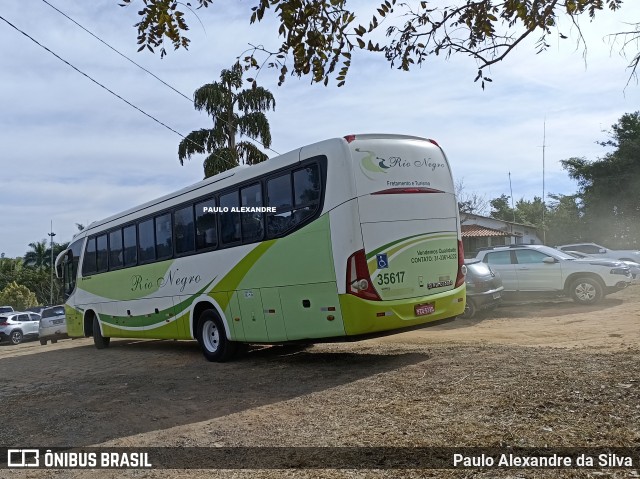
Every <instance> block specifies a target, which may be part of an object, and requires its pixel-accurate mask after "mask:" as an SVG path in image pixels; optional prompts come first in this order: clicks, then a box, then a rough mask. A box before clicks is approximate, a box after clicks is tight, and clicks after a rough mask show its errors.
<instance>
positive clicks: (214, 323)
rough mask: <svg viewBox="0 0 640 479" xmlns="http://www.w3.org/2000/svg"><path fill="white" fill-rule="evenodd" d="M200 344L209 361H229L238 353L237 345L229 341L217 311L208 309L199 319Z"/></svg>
mask: <svg viewBox="0 0 640 479" xmlns="http://www.w3.org/2000/svg"><path fill="white" fill-rule="evenodd" d="M198 343H200V348H201V349H202V354H204V357H205V358H207V361H214V362H220V363H221V362H224V361H228V360H229V359H230V358H231V356H233V354H234V353H235V351H236V347H237V343H235V342H234V341H229V340H228V339H227V335H226V333H225V331H224V325H223V324H222V320H221V319H220V317H219V316H218V315H217V314H216V312H215V311H212V310H211V309H207V310H206V311H203V312H202V314H201V315H200V318H199V319H198Z"/></svg>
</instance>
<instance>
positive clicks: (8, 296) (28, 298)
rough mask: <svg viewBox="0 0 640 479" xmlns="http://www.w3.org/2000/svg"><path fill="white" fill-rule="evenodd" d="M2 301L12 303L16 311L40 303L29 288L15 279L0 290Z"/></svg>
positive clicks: (2, 302)
mask: <svg viewBox="0 0 640 479" xmlns="http://www.w3.org/2000/svg"><path fill="white" fill-rule="evenodd" d="M0 303H1V304H7V305H11V306H13V308H14V309H15V310H16V311H24V310H25V309H27V308H30V307H32V306H35V305H36V304H38V299H37V298H36V295H35V294H33V293H32V292H31V291H29V288H27V287H26V286H22V285H19V284H18V283H16V282H15V281H14V282H12V283H9V284H8V285H7V286H6V287H5V288H4V289H3V290H2V291H0Z"/></svg>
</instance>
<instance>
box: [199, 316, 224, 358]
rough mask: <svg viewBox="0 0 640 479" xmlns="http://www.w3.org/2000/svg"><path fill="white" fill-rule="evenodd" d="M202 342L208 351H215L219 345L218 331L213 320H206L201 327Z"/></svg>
mask: <svg viewBox="0 0 640 479" xmlns="http://www.w3.org/2000/svg"><path fill="white" fill-rule="evenodd" d="M202 342H203V343H204V346H205V348H207V350H208V351H210V352H212V353H215V352H216V351H217V350H218V348H219V347H220V331H218V327H217V326H216V324H215V323H214V322H213V321H207V322H206V323H205V324H204V327H203V328H202Z"/></svg>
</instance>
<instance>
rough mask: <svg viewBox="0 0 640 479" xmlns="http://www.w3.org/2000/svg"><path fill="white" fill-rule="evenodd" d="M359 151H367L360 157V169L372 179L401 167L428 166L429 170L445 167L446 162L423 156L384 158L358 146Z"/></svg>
mask: <svg viewBox="0 0 640 479" xmlns="http://www.w3.org/2000/svg"><path fill="white" fill-rule="evenodd" d="M356 151H357V152H358V153H366V155H365V156H363V157H362V158H361V159H360V170H362V173H364V175H365V176H366V177H367V178H369V179H370V180H375V179H376V178H377V176H378V175H379V174H387V173H388V172H389V171H390V170H392V169H399V168H428V169H429V171H435V170H436V169H439V168H445V167H446V163H444V162H443V161H436V160H432V159H431V158H422V159H418V160H413V161H409V160H406V159H404V158H402V157H400V156H390V157H388V158H382V157H380V156H378V155H377V154H376V153H375V152H374V151H369V150H363V149H361V148H356Z"/></svg>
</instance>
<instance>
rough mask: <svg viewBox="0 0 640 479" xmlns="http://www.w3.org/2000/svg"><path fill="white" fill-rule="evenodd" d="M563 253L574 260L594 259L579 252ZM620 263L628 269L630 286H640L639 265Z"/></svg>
mask: <svg viewBox="0 0 640 479" xmlns="http://www.w3.org/2000/svg"><path fill="white" fill-rule="evenodd" d="M565 253H567V254H570V255H571V256H573V257H574V258H579V259H583V258H587V259H588V258H594V256H591V255H590V254H585V253H580V252H579V251H565ZM620 262H621V263H624V264H626V265H627V266H628V267H629V272H630V273H631V284H640V264H638V263H636V262H635V261H620Z"/></svg>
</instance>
